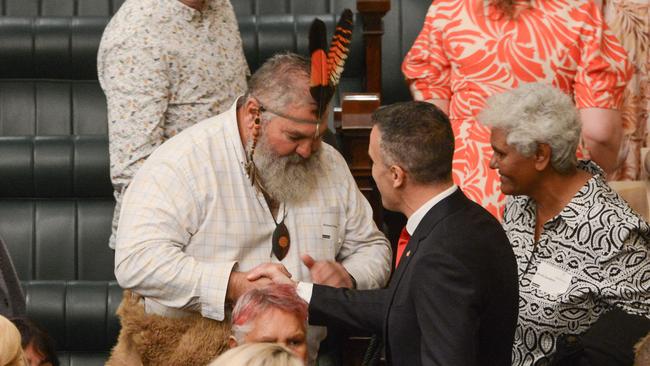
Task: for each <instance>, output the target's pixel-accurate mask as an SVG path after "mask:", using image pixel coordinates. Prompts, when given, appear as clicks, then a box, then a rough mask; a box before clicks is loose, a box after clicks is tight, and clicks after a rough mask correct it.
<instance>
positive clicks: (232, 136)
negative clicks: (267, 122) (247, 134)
mask: <svg viewBox="0 0 650 366" xmlns="http://www.w3.org/2000/svg"><path fill="white" fill-rule="evenodd" d="M240 98H242V96H240V97H238V98H236V99H235V101H234V102H233V103H232V105H231V106H230V108H228V110H226V111H224V112H223V114H225V115H227V116H228V117H227V119H226V123H225V125H224V127H223V129H224V133H225V134H226V136H228V140H230V143H231V148H232V149H233V151H234V152H235V154H236V155H237V159H238V160H239V163H240V165H241V166H242V168H243V167H244V165H245V164H246V149H245V148H244V146H243V145H242V143H241V136H240V135H239V122H238V121H237V101H239V99H240ZM243 171H244V172H245V171H246V169H244V170H243Z"/></svg>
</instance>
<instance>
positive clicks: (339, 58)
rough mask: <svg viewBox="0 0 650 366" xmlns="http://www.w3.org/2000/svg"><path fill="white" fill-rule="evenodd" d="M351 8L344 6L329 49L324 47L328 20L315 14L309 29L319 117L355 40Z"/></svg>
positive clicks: (326, 104) (336, 83) (311, 88)
mask: <svg viewBox="0 0 650 366" xmlns="http://www.w3.org/2000/svg"><path fill="white" fill-rule="evenodd" d="M352 28H353V21H352V11H350V9H345V10H344V11H343V13H342V14H341V18H340V19H339V22H338V23H337V24H336V29H335V31H334V36H333V37H332V42H331V43H330V47H329V51H327V50H326V49H325V47H326V39H327V30H326V28H325V23H323V21H321V20H320V19H318V18H316V19H314V21H313V22H312V23H311V28H310V29H309V54H310V55H311V81H310V85H309V87H310V92H311V95H312V97H313V98H314V100H315V101H316V104H317V105H318V116H317V117H318V118H319V119H320V118H322V117H323V115H324V113H325V110H326V109H327V106H328V105H329V102H330V100H331V99H332V96H334V91H335V90H336V87H337V86H338V84H339V81H340V80H341V73H342V72H343V66H344V65H345V60H346V59H347V57H348V53H349V52H350V42H351V41H352Z"/></svg>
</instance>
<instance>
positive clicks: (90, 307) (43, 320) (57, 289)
mask: <svg viewBox="0 0 650 366" xmlns="http://www.w3.org/2000/svg"><path fill="white" fill-rule="evenodd" d="M24 289H25V294H26V299H27V313H28V314H29V316H30V318H32V319H33V320H35V321H36V322H37V323H39V324H41V325H42V326H43V327H45V328H46V329H47V330H48V332H49V333H50V335H51V336H52V337H53V338H54V339H56V341H57V346H58V348H59V349H60V350H64V351H62V352H59V359H60V361H61V364H62V365H103V364H104V361H105V359H106V357H107V356H108V350H110V348H111V347H112V346H113V343H114V342H115V339H116V337H117V334H118V333H119V322H118V321H117V318H116V317H115V316H114V315H113V314H115V311H116V310H117V306H118V305H119V303H120V300H121V299H122V290H121V289H120V288H119V286H118V285H117V283H116V282H105V281H80V282H77V281H69V282H65V281H29V282H26V283H25V287H24Z"/></svg>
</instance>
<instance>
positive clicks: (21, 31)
mask: <svg viewBox="0 0 650 366" xmlns="http://www.w3.org/2000/svg"><path fill="white" fill-rule="evenodd" d="M123 2H124V0H0V15H2V16H0V65H2V67H0V235H2V236H3V237H4V239H5V241H6V243H7V246H8V249H9V252H10V254H11V257H12V259H13V262H14V265H15V267H16V271H17V273H18V275H19V277H20V279H21V280H22V281H23V284H24V286H25V295H26V301H27V314H28V316H29V317H32V318H33V319H34V320H36V322H38V323H39V324H41V325H43V326H44V327H45V328H46V329H47V330H48V331H49V332H50V333H51V334H52V336H53V338H54V339H55V341H56V342H57V347H58V350H59V351H60V356H61V362H62V365H94V364H97V365H100V364H103V362H104V360H105V358H106V356H107V353H108V351H109V350H110V348H111V346H112V345H113V344H114V342H115V340H116V337H117V334H118V328H119V324H118V322H117V319H116V317H115V315H114V314H115V309H116V307H117V304H118V303H119V301H120V300H121V291H120V289H119V287H118V286H117V284H116V283H115V282H114V275H113V252H112V251H111V250H110V249H109V248H108V245H107V242H108V237H109V235H110V222H111V216H112V213H113V205H114V202H113V198H112V187H111V183H110V179H109V172H108V169H109V160H108V142H107V136H106V135H107V120H106V101H105V98H104V95H103V93H102V91H101V89H100V87H99V84H98V82H97V74H96V55H97V49H98V46H99V41H100V39H101V35H102V32H103V29H104V27H105V26H106V24H107V23H108V21H109V19H110V16H111V15H112V14H114V13H115V11H117V9H118V8H119V6H120V5H121V4H122V3H123ZM232 3H233V6H234V8H235V12H236V14H237V17H238V21H239V24H240V29H241V32H242V39H243V41H244V50H245V54H246V58H247V61H248V63H249V65H250V67H251V71H255V70H256V69H257V68H258V67H259V66H260V65H261V64H262V63H263V62H264V60H265V59H267V58H268V57H269V56H271V55H272V54H274V53H275V52H278V51H279V50H289V51H294V52H298V53H302V54H306V53H307V29H308V27H309V24H310V22H311V20H312V19H313V18H314V17H315V16H318V17H319V18H321V19H323V20H324V21H325V22H326V24H327V25H328V29H329V31H330V32H331V31H332V30H333V28H334V27H333V24H334V22H335V18H336V17H337V16H338V14H340V11H341V10H342V9H343V8H346V7H348V8H351V9H356V0H309V1H304V0H232ZM355 16H356V15H355ZM360 19H361V18H360V17H357V18H356V20H357V21H356V22H355V23H356V24H355V33H356V35H355V37H354V40H353V43H352V51H351V55H350V58H349V59H348V64H347V66H346V69H345V72H344V74H343V78H342V80H341V87H340V88H339V91H340V92H345V91H362V90H363V85H364V83H365V80H364V77H365V75H364V67H365V66H364V65H365V60H364V50H363V40H362V36H361V26H362V25H361V22H360Z"/></svg>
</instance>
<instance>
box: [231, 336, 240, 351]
mask: <svg viewBox="0 0 650 366" xmlns="http://www.w3.org/2000/svg"><path fill="white" fill-rule="evenodd" d="M237 346H239V344H238V343H237V340H236V339H235V337H234V336H230V337H228V348H235V347H237Z"/></svg>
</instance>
